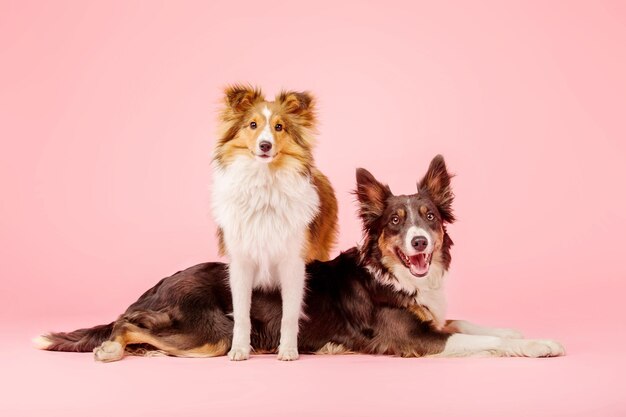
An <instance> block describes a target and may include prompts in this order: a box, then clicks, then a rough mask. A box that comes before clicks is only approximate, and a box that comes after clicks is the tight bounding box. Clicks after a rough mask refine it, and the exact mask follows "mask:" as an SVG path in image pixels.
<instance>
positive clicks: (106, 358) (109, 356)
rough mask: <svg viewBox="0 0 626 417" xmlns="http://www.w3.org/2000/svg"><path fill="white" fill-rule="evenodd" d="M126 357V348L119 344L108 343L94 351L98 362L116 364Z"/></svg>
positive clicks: (94, 356)
mask: <svg viewBox="0 0 626 417" xmlns="http://www.w3.org/2000/svg"><path fill="white" fill-rule="evenodd" d="M123 357H124V348H123V347H122V345H121V344H120V343H118V342H113V341H110V340H108V341H106V342H103V343H102V344H101V345H100V346H98V347H97V348H95V349H94V350H93V358H94V359H95V360H97V361H98V362H114V361H119V360H120V359H122V358H123Z"/></svg>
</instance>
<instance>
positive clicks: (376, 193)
mask: <svg viewBox="0 0 626 417" xmlns="http://www.w3.org/2000/svg"><path fill="white" fill-rule="evenodd" d="M354 194H355V195H356V197H357V199H358V200H359V216H360V217H361V220H363V224H364V226H365V227H367V226H369V225H370V224H371V223H372V222H374V221H375V220H376V219H378V218H379V217H380V216H381V215H382V214H383V211H384V210H385V205H386V204H387V199H388V198H389V197H391V196H392V195H393V194H392V193H391V189H390V188H389V186H388V185H385V184H381V183H380V182H378V180H376V178H374V176H373V175H372V174H371V173H370V172H369V171H368V170H366V169H364V168H358V169H357V170H356V190H355V191H354Z"/></svg>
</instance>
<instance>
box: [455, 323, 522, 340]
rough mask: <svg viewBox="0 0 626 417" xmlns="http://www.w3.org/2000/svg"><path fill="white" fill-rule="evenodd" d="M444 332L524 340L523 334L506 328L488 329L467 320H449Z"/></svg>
mask: <svg viewBox="0 0 626 417" xmlns="http://www.w3.org/2000/svg"><path fill="white" fill-rule="evenodd" d="M444 330H445V331H447V332H449V333H463V334H471V335H476V336H496V337H501V338H503V339H523V338H524V336H523V335H522V333H521V332H518V331H517V330H515V329H507V328H504V327H486V326H480V325H478V324H474V323H470V322H469V321H465V320H448V321H446V325H445V327H444Z"/></svg>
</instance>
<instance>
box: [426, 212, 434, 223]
mask: <svg viewBox="0 0 626 417" xmlns="http://www.w3.org/2000/svg"><path fill="white" fill-rule="evenodd" d="M426 219H427V220H428V221H431V222H432V221H433V220H435V215H434V214H432V213H428V214H427V215H426Z"/></svg>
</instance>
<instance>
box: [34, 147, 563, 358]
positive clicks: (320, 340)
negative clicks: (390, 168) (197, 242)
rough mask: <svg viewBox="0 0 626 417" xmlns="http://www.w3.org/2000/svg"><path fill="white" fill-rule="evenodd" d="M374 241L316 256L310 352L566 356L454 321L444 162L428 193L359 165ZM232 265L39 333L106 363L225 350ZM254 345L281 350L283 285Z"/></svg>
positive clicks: (257, 295) (303, 340) (302, 344)
mask: <svg viewBox="0 0 626 417" xmlns="http://www.w3.org/2000/svg"><path fill="white" fill-rule="evenodd" d="M355 194H356V196H357V198H358V201H359V215H360V217H361V219H362V221H363V230H364V241H363V244H362V245H360V246H358V247H355V248H352V249H349V250H348V251H346V252H343V253H341V254H340V255H339V256H338V257H336V258H335V259H333V260H331V261H325V262H322V261H314V262H311V263H309V264H308V265H307V273H308V274H307V275H308V281H307V289H308V290H307V292H306V293H305V298H304V313H305V315H304V316H303V318H302V320H301V330H300V335H299V338H298V346H299V349H300V351H301V352H307V353H326V354H337V353H347V352H355V353H368V354H384V355H396V356H402V357H412V356H526V357H547V356H560V355H563V354H564V353H565V352H564V349H563V347H562V346H561V345H560V344H559V343H557V342H555V341H552V340H544V339H534V340H533V339H523V338H522V337H521V335H520V334H519V333H517V332H515V331H513V330H507V329H490V328H486V327H482V326H477V325H473V324H470V323H467V322H462V321H446V320H445V319H444V317H445V308H444V306H445V303H444V295H443V292H442V291H443V290H442V283H443V280H444V276H445V273H446V271H447V270H448V267H449V265H450V260H451V254H450V249H451V246H452V240H451V239H450V237H449V235H448V233H447V230H446V224H448V223H451V222H452V221H454V216H453V213H452V206H451V205H452V200H453V194H452V190H451V188H450V174H449V173H448V171H447V169H446V166H445V163H444V160H443V158H442V157H441V156H437V157H435V158H434V159H433V161H432V162H431V164H430V167H429V169H428V172H427V173H426V175H425V176H424V178H423V179H422V180H421V181H420V182H419V183H418V191H417V193H416V194H412V195H397V196H396V195H393V194H392V192H391V190H390V189H389V187H388V186H386V185H384V184H381V183H380V182H378V181H377V180H376V179H375V178H374V177H373V176H372V174H370V173H369V172H368V171H366V170H364V169H359V170H357V189H356V191H355ZM228 274H229V269H228V267H227V265H225V264H223V263H215V262H213V263H205V264H200V265H197V266H194V267H191V268H189V269H187V270H184V271H181V272H177V273H176V274H174V275H172V276H170V277H168V278H164V279H163V280H161V281H160V282H159V283H158V284H157V285H156V286H154V287H153V288H151V289H150V290H148V291H147V292H146V293H145V294H143V295H142V296H141V297H140V298H139V300H138V301H136V302H135V303H134V304H132V305H131V306H130V307H129V308H128V310H126V312H125V313H124V314H122V315H121V316H120V317H119V318H118V319H117V320H116V321H114V322H113V323H110V324H107V325H101V326H96V327H93V328H90V329H81V330H76V331H73V332H71V333H51V334H48V335H45V336H42V337H40V339H39V340H38V344H39V347H40V348H42V349H47V350H59V351H90V350H92V349H93V351H94V353H95V358H96V360H99V361H103V362H108V361H114V360H119V359H121V358H122V357H123V356H124V353H125V352H127V353H133V354H144V355H148V354H166V355H173V356H183V357H210V356H220V355H225V354H226V353H227V352H228V351H229V349H230V341H231V337H232V334H233V319H232V316H231V314H232V311H233V305H232V302H231V294H230V291H231V290H230V288H229V285H228ZM252 299H253V302H252V309H251V317H252V340H251V341H252V347H253V349H254V351H255V352H257V353H265V352H277V350H278V347H279V343H280V340H279V337H280V328H281V317H282V313H281V309H282V303H281V294H280V291H278V290H276V289H271V288H259V289H257V290H255V291H253V293H252Z"/></svg>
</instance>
